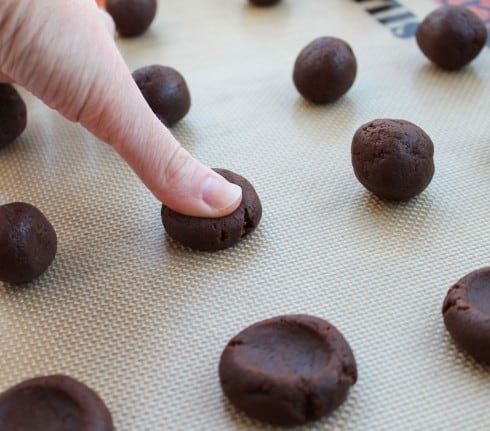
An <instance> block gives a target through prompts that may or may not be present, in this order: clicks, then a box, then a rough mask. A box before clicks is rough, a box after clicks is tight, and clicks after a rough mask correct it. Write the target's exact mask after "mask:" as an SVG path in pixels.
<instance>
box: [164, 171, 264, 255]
mask: <svg viewBox="0 0 490 431" xmlns="http://www.w3.org/2000/svg"><path fill="white" fill-rule="evenodd" d="M214 170H215V171H216V172H217V173H218V174H220V175H221V176H223V177H224V178H226V179H227V180H228V181H229V182H231V183H233V184H237V185H239V186H240V187H241V188H242V201H241V202H240V205H239V206H238V208H237V209H236V210H235V211H234V212H232V213H231V214H229V215H227V216H224V217H220V218H204V217H202V218H201V217H192V216H187V215H183V214H180V213H177V212H175V211H173V210H171V209H170V208H168V207H166V206H165V205H162V223H163V226H164V228H165V230H166V231H167V233H168V235H169V236H170V237H171V238H173V239H174V240H175V241H177V242H180V243H181V244H182V245H184V246H186V247H190V248H192V249H195V250H202V251H216V250H221V249H224V248H227V247H230V246H232V245H234V244H236V243H237V242H239V241H240V240H241V239H242V238H243V237H245V236H246V235H248V234H250V233H252V232H253V231H254V230H255V228H256V227H257V226H258V224H259V222H260V218H261V217H262V205H261V203H260V200H259V197H258V196H257V193H256V192H255V189H254V188H253V186H252V184H250V183H249V182H248V181H247V180H246V179H245V178H243V177H242V176H240V175H238V174H235V173H234V172H231V171H228V170H226V169H214Z"/></svg>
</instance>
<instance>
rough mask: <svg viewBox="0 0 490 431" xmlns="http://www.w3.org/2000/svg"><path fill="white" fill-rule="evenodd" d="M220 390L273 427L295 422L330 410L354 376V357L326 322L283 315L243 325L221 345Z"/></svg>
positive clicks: (337, 404) (237, 404)
mask: <svg viewBox="0 0 490 431" xmlns="http://www.w3.org/2000/svg"><path fill="white" fill-rule="evenodd" d="M219 377H220V381H221V386H222V388H223V391H224V393H225V394H226V396H227V397H228V399H229V400H230V401H231V403H232V404H234V405H235V406H236V407H238V408H239V409H241V410H243V411H244V412H245V413H247V414H248V415H250V416H252V417H255V418H257V419H260V420H262V421H264V422H268V423H271V424H274V425H284V426H291V425H301V424H304V423H306V422H308V421H310V420H314V419H319V418H321V417H322V416H325V415H327V414H329V413H330V412H332V411H333V410H334V409H336V408H337V407H338V406H339V405H340V404H341V403H342V402H343V401H344V400H345V399H346V397H347V393H348V391H349V388H350V387H351V386H352V385H353V384H354V383H355V382H356V380H357V367H356V362H355V360H354V355H353V353H352V351H351V349H350V347H349V345H348V343H347V341H346V340H345V339H344V337H343V336H342V334H341V333H340V332H339V331H338V330H337V329H336V328H335V327H334V326H333V325H331V324H330V323H328V322H327V321H325V320H322V319H319V318H317V317H313V316H308V315H285V316H279V317H274V318H272V319H268V320H264V321H262V322H258V323H255V324H254V325H252V326H249V327H248V328H246V329H245V330H243V331H242V332H240V333H239V334H238V335H236V336H235V337H234V338H232V339H231V340H230V341H229V343H228V345H227V346H226V348H225V349H224V351H223V353H222V355H221V360H220V364H219Z"/></svg>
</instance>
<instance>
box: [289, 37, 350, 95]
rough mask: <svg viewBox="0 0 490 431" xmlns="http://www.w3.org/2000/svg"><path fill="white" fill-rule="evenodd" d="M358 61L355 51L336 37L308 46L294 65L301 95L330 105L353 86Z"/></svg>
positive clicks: (294, 79)
mask: <svg viewBox="0 0 490 431" xmlns="http://www.w3.org/2000/svg"><path fill="white" fill-rule="evenodd" d="M356 74H357V62H356V58H355V57H354V53H353V51H352V48H351V47H350V46H349V45H348V44H347V43H346V42H345V41H343V40H341V39H337V38H335V37H319V38H317V39H315V40H313V42H311V43H309V44H308V45H306V47H305V48H303V50H302V51H301V52H300V53H299V55H298V57H297V58H296V62H295V64H294V71H293V81H294V85H295V86H296V88H297V90H298V91H299V92H300V94H301V95H302V96H303V97H304V98H306V99H308V100H310V101H311V102H313V103H318V104H321V103H329V102H333V101H335V100H337V99H338V98H340V97H341V96H342V95H344V94H345V93H346V92H347V91H348V90H349V88H350V87H351V86H352V84H353V83H354V80H355V78H356Z"/></svg>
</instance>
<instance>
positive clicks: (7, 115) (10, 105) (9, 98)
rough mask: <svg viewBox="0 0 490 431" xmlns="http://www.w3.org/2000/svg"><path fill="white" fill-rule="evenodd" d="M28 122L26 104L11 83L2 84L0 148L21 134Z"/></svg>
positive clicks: (0, 91) (0, 93)
mask: <svg viewBox="0 0 490 431" xmlns="http://www.w3.org/2000/svg"><path fill="white" fill-rule="evenodd" d="M26 124H27V110H26V104H25V103H24V101H23V100H22V97H21V96H20V94H19V93H18V92H17V90H16V89H15V88H14V87H13V86H12V85H10V84H0V148H2V147H3V146H5V145H7V144H9V143H10V142H12V141H13V140H14V139H16V138H17V137H19V136H20V134H21V133H22V132H23V131H24V129H25V128H26Z"/></svg>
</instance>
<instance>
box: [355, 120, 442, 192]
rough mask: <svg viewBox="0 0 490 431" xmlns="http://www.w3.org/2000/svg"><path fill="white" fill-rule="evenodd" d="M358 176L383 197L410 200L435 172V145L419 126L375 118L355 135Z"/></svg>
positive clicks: (370, 188) (369, 188)
mask: <svg viewBox="0 0 490 431" xmlns="http://www.w3.org/2000/svg"><path fill="white" fill-rule="evenodd" d="M351 153H352V166H353V168H354V173H355V175H356V177H357V179H358V180H359V181H360V182H361V183H362V184H363V185H364V187H366V188H367V189H368V190H369V191H371V192H372V193H374V194H375V195H377V196H379V197H380V198H383V199H392V200H407V199H410V198H411V197H413V196H415V195H417V194H419V193H420V192H422V191H423V190H424V189H425V188H426V187H427V186H428V185H429V183H430V181H431V179H432V176H433V175H434V161H433V155H434V145H433V144H432V141H431V140H430V138H429V136H428V135H427V134H426V133H425V132H424V131H423V130H422V129H421V128H420V127H418V126H416V125H415V124H412V123H410V122H408V121H405V120H389V119H382V120H374V121H371V122H369V123H366V124H364V125H363V126H361V127H360V128H359V129H358V130H357V132H356V133H355V135H354V138H353V139H352V147H351Z"/></svg>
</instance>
